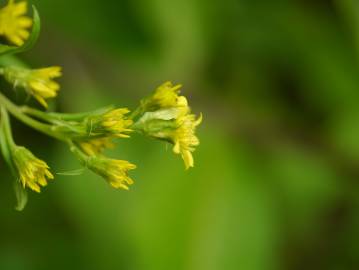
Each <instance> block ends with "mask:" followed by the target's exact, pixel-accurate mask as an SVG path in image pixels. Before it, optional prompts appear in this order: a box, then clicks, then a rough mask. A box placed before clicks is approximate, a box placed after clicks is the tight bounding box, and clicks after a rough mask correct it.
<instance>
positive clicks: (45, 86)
mask: <svg viewBox="0 0 359 270" xmlns="http://www.w3.org/2000/svg"><path fill="white" fill-rule="evenodd" d="M33 10H34V12H33V18H30V17H28V16H27V2H26V1H25V0H20V1H18V2H16V1H15V0H9V1H8V3H7V5H5V6H4V7H3V8H1V9H0V36H2V37H3V38H5V39H6V40H7V41H8V42H9V44H0V77H2V78H3V79H4V80H5V81H7V83H8V84H10V85H11V86H12V87H14V88H16V89H19V88H20V89H23V90H24V91H25V92H26V93H27V94H28V95H30V96H31V97H33V98H34V99H36V100H37V101H38V102H39V104H40V105H41V106H42V107H43V108H44V109H45V111H44V110H40V109H37V108H33V107H29V106H26V105H22V106H19V105H16V104H14V103H13V102H12V101H11V100H10V99H8V98H7V97H6V96H5V95H4V94H2V93H1V92H0V110H1V118H0V148H1V152H2V154H3V156H4V159H5V161H6V162H7V164H8V166H9V167H10V169H11V171H12V174H13V175H14V179H15V181H14V186H15V194H16V197H17V200H18V204H17V207H16V209H17V210H22V209H23V208H24V207H25V205H26V202H27V195H26V194H27V193H26V189H27V188H29V189H31V190H33V191H36V192H40V191H41V188H43V187H45V186H46V185H47V184H48V182H49V180H52V179H54V175H53V174H52V173H51V172H50V168H49V166H48V165H47V163H46V162H45V161H43V160H41V159H39V158H37V157H36V156H35V155H34V154H33V153H32V152H31V151H30V150H28V149H27V148H25V147H23V146H18V145H17V144H16V143H15V140H14V138H13V134H12V131H11V123H10V118H9V116H8V113H9V114H11V115H12V116H13V117H15V118H16V119H17V120H19V121H21V122H22V123H24V124H25V125H27V126H29V127H31V128H33V129H35V130H37V131H39V132H42V133H44V134H45V135H48V136H50V137H52V138H54V139H57V140H60V141H63V142H65V143H66V145H67V146H68V147H69V150H70V152H71V153H73V154H74V155H75V156H76V157H77V159H78V160H79V162H80V163H81V164H82V165H83V166H84V167H85V168H87V169H89V170H91V171H93V172H94V173H96V174H98V175H100V176H102V177H103V178H104V179H105V180H106V181H107V182H108V183H109V184H110V185H111V186H112V187H114V188H116V189H124V190H128V189H129V186H130V185H132V184H133V183H134V181H133V180H132V179H131V178H130V176H129V171H131V170H133V169H135V168H136V165H134V164H131V163H130V162H128V161H125V160H118V159H112V158H109V157H106V156H105V155H104V150H106V149H108V148H113V147H115V143H114V140H115V139H124V138H130V135H131V133H133V132H138V133H141V134H143V135H146V136H148V137H151V138H154V139H158V140H162V141H165V142H168V143H171V144H173V152H174V153H175V154H179V155H181V157H182V159H183V160H184V163H185V167H186V169H188V168H190V167H193V166H194V161H193V156H192V152H193V151H194V150H195V148H196V146H198V144H199V140H198V138H197V136H196V135H195V130H196V127H197V126H198V125H199V124H200V123H201V121H202V115H201V116H199V117H196V116H195V115H194V114H192V113H191V109H190V107H189V105H188V101H187V99H186V98H185V97H184V96H181V95H180V89H181V87H182V86H181V85H173V84H172V83H171V82H166V83H164V84H163V85H161V86H160V87H158V88H157V89H156V90H155V91H154V92H153V93H152V94H151V95H150V96H149V97H147V98H145V99H143V100H142V101H141V102H140V105H139V106H138V107H137V108H136V109H135V110H134V111H133V112H132V113H131V112H130V110H129V109H127V108H119V107H116V106H107V107H104V108H100V109H97V110H94V111H90V112H84V113H76V114H68V113H58V112H48V111H46V110H47V108H48V104H47V102H48V100H49V99H53V98H55V97H56V96H57V94H58V92H59V90H60V85H59V84H58V83H57V82H56V79H57V78H58V77H60V76H62V68H61V67H58V66H53V67H47V68H40V69H31V68H29V67H28V66H27V65H26V64H24V63H22V62H21V61H20V60H19V59H18V58H16V57H15V56H13V55H14V54H17V53H19V52H23V51H25V50H29V49H30V48H31V47H32V46H33V45H34V43H35V42H36V40H37V38H38V35H39V32H40V18H39V16H38V13H37V11H36V9H35V8H33ZM31 26H32V30H31V33H30V31H29V29H30V27H31Z"/></svg>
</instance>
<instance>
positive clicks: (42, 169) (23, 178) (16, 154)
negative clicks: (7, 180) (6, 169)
mask: <svg viewBox="0 0 359 270" xmlns="http://www.w3.org/2000/svg"><path fill="white" fill-rule="evenodd" d="M13 160H14V164H15V166H16V168H17V169H18V172H19V177H20V182H21V184H22V185H23V187H24V188H25V187H26V186H27V187H29V188H30V189H32V190H34V191H36V192H40V189H41V187H45V186H46V185H47V181H48V180H50V179H54V176H53V175H52V174H51V172H50V171H49V166H48V165H47V164H46V162H45V161H42V160H40V159H38V158H36V157H35V156H34V155H33V154H32V153H31V152H30V151H29V150H28V149H26V148H25V147H19V146H17V147H16V148H15V149H14V151H13Z"/></svg>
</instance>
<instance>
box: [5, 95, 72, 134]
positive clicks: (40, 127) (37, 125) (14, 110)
mask: <svg viewBox="0 0 359 270" xmlns="http://www.w3.org/2000/svg"><path fill="white" fill-rule="evenodd" d="M0 105H2V106H3V107H4V108H5V109H6V110H7V111H9V112H10V113H11V114H12V115H13V116H14V117H16V118H17V119H18V120H20V121H21V122H23V123H24V124H26V125H28V126H30V127H32V128H33V129H35V130H37V131H40V132H42V133H44V134H46V135H48V136H50V137H53V138H56V139H58V140H62V141H67V138H65V137H64V136H63V135H61V134H59V133H56V132H54V131H53V130H52V128H51V126H50V125H47V124H43V123H41V122H38V121H36V120H34V119H32V118H31V117H29V116H27V115H26V114H24V113H23V112H22V111H21V108H19V107H18V106H16V105H15V104H14V103H12V102H11V101H10V100H9V99H8V98H6V97H5V96H4V95H3V94H2V93H0Z"/></svg>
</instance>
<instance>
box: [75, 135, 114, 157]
mask: <svg viewBox="0 0 359 270" xmlns="http://www.w3.org/2000/svg"><path fill="white" fill-rule="evenodd" d="M78 144H79V146H80V148H81V150H82V151H83V152H84V153H85V154H87V155H89V156H96V155H99V154H101V153H102V152H103V151H104V150H105V149H112V148H114V147H115V144H114V143H113V142H112V141H111V138H109V137H105V138H98V139H90V140H84V141H80V142H79V143H78Z"/></svg>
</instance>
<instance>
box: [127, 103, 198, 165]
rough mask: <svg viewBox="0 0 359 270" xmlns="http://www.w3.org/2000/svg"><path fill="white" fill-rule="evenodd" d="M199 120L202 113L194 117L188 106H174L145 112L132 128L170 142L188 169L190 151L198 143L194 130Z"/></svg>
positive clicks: (191, 158)
mask: <svg viewBox="0 0 359 270" xmlns="http://www.w3.org/2000/svg"><path fill="white" fill-rule="evenodd" d="M201 122H202V115H200V116H199V117H198V118H196V116H195V115H194V114H191V113H190V108H189V107H174V108H168V109H162V110H158V111H155V112H147V113H145V114H144V115H143V117H142V118H141V119H140V120H139V121H137V122H136V123H135V124H134V126H133V128H134V129H136V130H139V131H141V132H142V133H144V134H146V135H148V136H150V137H153V138H156V139H159V140H164V141H167V142H170V143H172V144H173V145H174V147H173V151H174V153H176V154H180V155H181V156H182V159H183V161H184V163H185V166H186V169H188V168H190V167H193V166H194V161H193V157H192V152H194V151H195V147H196V146H198V145H199V139H198V138H197V136H196V135H195V132H196V127H197V126H198V125H199V124H200V123H201Z"/></svg>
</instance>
